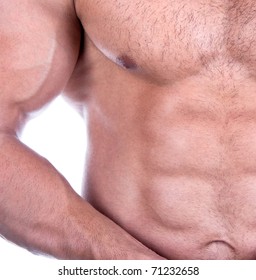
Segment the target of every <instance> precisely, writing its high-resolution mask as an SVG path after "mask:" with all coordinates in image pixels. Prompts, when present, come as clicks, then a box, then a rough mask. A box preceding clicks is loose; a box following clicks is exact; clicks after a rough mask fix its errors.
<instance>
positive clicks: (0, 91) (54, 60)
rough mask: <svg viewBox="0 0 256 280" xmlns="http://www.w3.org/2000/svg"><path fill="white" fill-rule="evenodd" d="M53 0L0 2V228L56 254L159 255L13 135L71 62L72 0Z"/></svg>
mask: <svg viewBox="0 0 256 280" xmlns="http://www.w3.org/2000/svg"><path fill="white" fill-rule="evenodd" d="M52 2H53V1H50V0H49V1H47V0H37V1H30V0H28V1H18V0H3V1H2V2H1V9H0V74H1V75H0V235H3V236H5V237H6V238H7V239H9V240H11V241H12V242H14V243H16V244H18V245H20V246H22V247H25V248H27V249H28V250H30V251H32V252H33V251H34V252H39V253H43V254H48V255H51V256H54V257H56V258H61V259H158V258H160V257H159V256H158V255H156V254H155V253H154V252H152V251H151V250H149V249H148V248H146V247H145V246H143V245H142V244H141V243H140V242H138V241H137V240H135V239H134V238H133V237H132V236H130V235H129V234H128V233H126V232H125V231H124V230H123V229H121V228H120V227H119V226H118V225H116V224H115V223H113V222H112V221H111V220H110V219H108V218H107V217H105V216H104V215H102V214H100V213H99V212H97V211H96V210H95V209H94V208H93V207H92V206H91V205H90V204H89V203H87V202H86V201H84V200H83V199H82V198H81V197H79V196H78V195H77V194H76V193H75V192H74V191H73V189H72V188H71V187H70V185H69V184H68V182H67V181H66V180H65V179H64V178H63V176H61V175H60V174H59V173H58V172H57V171H56V170H55V168H54V167H53V166H52V165H51V164H50V163H49V162H48V161H46V160H45V159H44V158H42V157H41V156H39V155H37V154H36V153H35V152H33V151H32V150H31V149H29V148H28V147H26V146H25V145H24V144H22V143H21V142H20V141H19V139H18V137H17V134H18V132H19V129H20V128H21V127H22V126H23V124H24V123H25V121H26V119H27V117H28V116H29V114H30V113H31V112H33V111H35V110H38V109H40V108H41V107H42V106H44V105H45V104H46V103H47V102H49V101H50V100H51V99H52V98H54V97H55V96H56V95H57V94H58V93H59V92H61V91H62V89H63V88H64V87H65V85H66V83H67V81H68V79H69V77H70V75H71V73H72V71H73V69H74V67H75V64H76V60H77V56H78V52H79V45H80V43H79V35H80V29H79V24H78V23H77V22H76V16H75V14H73V13H72V11H73V10H72V8H73V2H72V1H71V0H56V1H55V2H54V4H53V3H52ZM69 11H70V12H69Z"/></svg>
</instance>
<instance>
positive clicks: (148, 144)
mask: <svg viewBox="0 0 256 280" xmlns="http://www.w3.org/2000/svg"><path fill="white" fill-rule="evenodd" d="M75 4H76V10H77V14H78V16H79V18H80V20H81V22H82V24H83V28H84V44H83V48H82V49H81V52H80V57H79V60H78V63H77V66H76V69H75V71H74V73H73V76H72V78H71V80H70V81H69V84H68V85H67V87H66V94H67V95H68V96H69V97H71V99H73V100H74V101H75V102H76V104H77V103H78V104H79V105H80V108H81V107H82V108H84V109H85V110H87V115H88V127H89V153H88V160H87V163H88V164H87V170H86V182H85V197H86V198H87V199H88V200H89V201H90V202H91V203H92V205H93V206H95V208H97V209H98V210H100V211H101V212H103V213H104V214H105V215H107V216H108V217H110V218H111V219H113V220H114V221H115V222H116V223H118V224H119V225H120V226H122V227H123V228H124V229H126V230H127V231H128V232H129V233H131V234H132V235H133V236H134V237H136V238H137V239H138V240H140V241H141V242H142V243H144V244H145V245H147V246H148V247H149V248H151V249H153V250H154V251H156V252H157V253H158V254H160V255H162V256H164V257H166V258H169V259H216V258H217V259H222V258H223V259H240V258H242V259H243V258H245V259H252V258H255V257H256V256H255V255H256V207H255V199H256V188H255V186H254V184H255V182H256V176H255V175H256V168H255V164H256V131H254V130H255V128H256V117H255V116H256V101H255V100H256V99H255V96H254V95H255V89H256V80H255V73H256V68H255V66H256V61H255V60H256V51H255V42H256V41H255V39H256V35H255V34H254V30H255V27H256V17H255V15H256V14H255V13H256V12H255V8H256V6H255V4H254V3H253V1H231V0H226V1H220V0H218V1H209V0H205V1H197V0H194V1H188V0H181V1H167V0H162V1H145V0H140V1H128V0H119V1H118V0H109V1H102V0H99V1H93V0H87V1H85V0H76V1H75ZM52 79H53V80H54V75H53V77H52Z"/></svg>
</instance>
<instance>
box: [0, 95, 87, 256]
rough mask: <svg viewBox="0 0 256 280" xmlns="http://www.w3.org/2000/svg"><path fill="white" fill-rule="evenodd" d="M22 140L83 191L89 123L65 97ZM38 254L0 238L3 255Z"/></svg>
mask: <svg viewBox="0 0 256 280" xmlns="http://www.w3.org/2000/svg"><path fill="white" fill-rule="evenodd" d="M21 140H22V141H23V142H24V143H25V144H27V145H28V146H29V147H31V148H32V149H33V150H35V151H36V152H38V153H39V154H41V155H42V156H44V157H45V158H47V159H48V160H49V161H50V162H51V163H52V164H53V165H54V166H55V168H57V169H58V170H59V172H60V173H61V174H63V175H64V176H65V177H66V179H67V180H68V181H69V183H70V184H71V186H72V187H73V188H74V189H75V190H76V191H77V192H78V193H81V185H82V179H83V170H84V168H85V167H84V159H85V153H86V147H87V135H86V124H85V121H84V120H83V119H82V118H81V117H80V115H79V114H78V113H77V112H76V111H75V110H74V109H73V108H72V107H71V106H70V105H68V104H67V103H66V102H65V101H64V100H63V99H62V97H58V98H57V99H55V100H54V101H53V102H52V103H51V104H50V105H49V106H48V107H47V108H46V109H45V111H43V112H42V113H40V115H39V116H37V117H35V118H34V119H32V120H31V121H30V122H29V123H28V124H27V125H26V127H25V129H24V131H23V133H22V137H21ZM3 257H14V258H17V257H19V258H20V257H22V260H23V261H26V260H31V258H36V256H34V255H32V254H31V253H29V252H27V251H26V250H24V249H22V248H19V247H17V246H16V245H13V244H11V243H9V242H7V241H5V240H4V239H2V238H0V259H2V258H3Z"/></svg>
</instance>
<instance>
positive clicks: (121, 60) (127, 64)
mask: <svg viewBox="0 0 256 280" xmlns="http://www.w3.org/2000/svg"><path fill="white" fill-rule="evenodd" d="M116 63H117V64H118V65H120V66H121V67H123V68H125V69H128V70H135V69H136V68H137V64H136V63H135V62H134V60H133V59H132V58H131V57H129V56H127V55H121V56H119V57H117V59H116Z"/></svg>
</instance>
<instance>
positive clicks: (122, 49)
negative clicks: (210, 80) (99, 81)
mask: <svg viewBox="0 0 256 280" xmlns="http://www.w3.org/2000/svg"><path fill="white" fill-rule="evenodd" d="M77 7H78V8H77V9H78V13H79V15H80V17H81V20H82V23H83V26H84V29H85V32H86V33H87V35H88V36H89V38H91V40H92V41H93V43H94V44H95V45H96V47H97V48H98V49H99V50H100V51H101V52H102V53H103V54H104V55H105V56H107V57H108V58H109V59H111V60H112V61H114V62H115V63H117V64H119V65H121V66H123V67H124V68H127V69H130V70H137V71H143V72H144V73H146V74H149V75H154V77H156V78H159V79H162V80H170V79H173V80H175V79H179V78H182V77H184V76H187V75H193V74H196V73H198V72H200V70H201V69H202V68H204V67H205V66H206V65H209V64H210V63H211V61H214V60H215V59H221V60H222V61H223V62H224V61H226V64H228V63H230V61H231V62H233V63H235V62H236V63H242V64H244V65H246V67H248V68H249V69H250V70H251V71H253V72H254V71H255V70H256V69H255V62H256V49H255V45H256V40H255V39H256V35H255V33H254V30H255V27H256V11H255V7H256V4H255V3H254V1H252V0H246V1H233V0H225V1H219V0H216V1H215V0H214V1H209V0H204V1H199V0H194V1H188V0H181V1H177V0H171V1H167V0H162V1H146V0H136V1H128V0H110V1H102V0H98V1H92V0H89V1H83V0H77Z"/></svg>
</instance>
